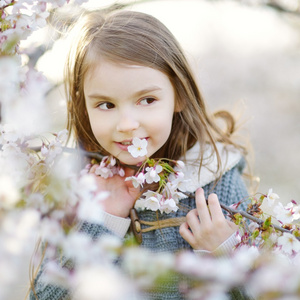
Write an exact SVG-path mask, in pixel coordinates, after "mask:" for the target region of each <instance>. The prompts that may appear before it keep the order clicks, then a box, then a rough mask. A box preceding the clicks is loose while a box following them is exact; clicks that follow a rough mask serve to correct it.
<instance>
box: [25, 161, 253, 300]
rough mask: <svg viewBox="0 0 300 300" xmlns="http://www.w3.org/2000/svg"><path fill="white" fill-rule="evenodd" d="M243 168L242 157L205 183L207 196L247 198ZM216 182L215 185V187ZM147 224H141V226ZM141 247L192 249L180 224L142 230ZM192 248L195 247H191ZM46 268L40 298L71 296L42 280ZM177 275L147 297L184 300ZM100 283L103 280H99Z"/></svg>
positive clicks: (91, 229)
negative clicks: (242, 173) (180, 229)
mask: <svg viewBox="0 0 300 300" xmlns="http://www.w3.org/2000/svg"><path fill="white" fill-rule="evenodd" d="M243 167H244V163H243V159H241V160H240V161H239V162H238V163H237V164H235V165H234V166H233V167H232V168H231V169H229V170H228V171H226V172H225V173H224V174H223V176H222V177H221V179H220V180H219V181H218V183H217V184H216V185H215V182H214V181H212V182H210V183H208V184H206V185H204V186H203V189H204V192H205V195H206V197H207V196H208V194H210V193H212V192H214V193H216V194H217V195H218V198H219V200H220V202H221V203H223V204H225V205H230V204H233V203H237V202H239V201H240V200H242V199H243V198H245V197H246V196H247V195H248V193H247V189H246V187H245V184H244V182H243V180H242V178H241V171H242V169H243ZM214 185H215V186H214ZM180 203H181V204H182V206H184V207H188V208H189V209H194V208H195V199H194V198H186V199H183V200H180ZM186 214H187V211H186V210H183V209H179V210H178V211H177V212H174V213H170V214H160V213H159V220H164V219H167V218H176V217H184V216H185V215H186ZM138 215H139V219H140V220H144V221H156V220H157V214H156V212H153V211H148V210H145V211H142V212H139V213H138ZM143 227H145V225H142V228H143ZM80 231H82V232H84V233H86V234H88V235H89V236H90V237H92V238H93V239H97V238H99V237H101V236H102V235H103V234H114V233H113V232H111V231H110V230H109V229H108V228H106V227H104V226H102V225H99V224H91V223H87V222H84V223H83V224H82V226H81V228H80ZM141 247H145V248H148V249H150V250H151V251H153V252H163V251H168V252H172V253H175V252H177V251H179V250H182V249H191V246H190V245H189V244H188V243H187V242H186V241H185V240H184V239H183V238H182V237H181V236H180V234H179V230H178V227H167V228H162V229H158V230H153V231H150V232H146V233H143V241H142V243H141ZM191 250H192V249H191ZM42 278H43V267H42V268H41V270H40V271H39V273H38V275H37V277H36V279H35V282H34V286H35V292H36V295H37V297H38V299H39V300H67V299H71V296H70V293H69V291H67V290H66V289H63V288H61V287H59V286H54V285H47V284H44V283H43V280H42ZM176 282H177V278H170V280H169V281H168V282H165V283H164V285H163V286H162V289H161V290H160V292H155V293H152V294H148V295H145V298H146V299H165V300H167V299H176V300H178V299H184V297H183V296H182V295H181V294H180V292H179V290H178V285H177V284H176ZM99 284H100V283H99ZM35 299H36V298H35V296H34V295H33V293H32V292H31V294H30V300H35ZM231 299H244V296H243V295H242V294H241V293H240V292H239V291H236V292H234V293H231Z"/></svg>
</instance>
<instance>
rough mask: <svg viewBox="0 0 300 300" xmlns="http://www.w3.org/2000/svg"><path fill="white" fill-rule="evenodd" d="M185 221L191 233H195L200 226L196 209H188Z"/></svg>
mask: <svg viewBox="0 0 300 300" xmlns="http://www.w3.org/2000/svg"><path fill="white" fill-rule="evenodd" d="M186 223H187V225H188V226H189V227H190V229H191V231H192V232H193V234H197V232H198V231H199V230H200V226H201V225H200V220H199V216H198V211H197V209H193V210H191V211H189V213H188V214H187V215H186Z"/></svg>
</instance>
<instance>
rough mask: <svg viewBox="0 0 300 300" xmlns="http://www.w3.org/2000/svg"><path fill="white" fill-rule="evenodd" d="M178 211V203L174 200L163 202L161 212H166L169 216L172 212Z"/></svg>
mask: <svg viewBox="0 0 300 300" xmlns="http://www.w3.org/2000/svg"><path fill="white" fill-rule="evenodd" d="M178 209H179V208H178V206H177V205H176V202H175V201H174V199H172V198H169V199H166V200H165V201H164V202H163V204H162V206H161V208H160V211H161V212H165V213H166V214H169V213H170V212H173V211H177V210H178Z"/></svg>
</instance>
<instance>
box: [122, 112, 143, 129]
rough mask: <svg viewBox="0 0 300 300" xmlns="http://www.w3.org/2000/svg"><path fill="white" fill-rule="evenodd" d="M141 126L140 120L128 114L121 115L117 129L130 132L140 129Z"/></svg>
mask: <svg viewBox="0 0 300 300" xmlns="http://www.w3.org/2000/svg"><path fill="white" fill-rule="evenodd" d="M139 126H140V123H139V121H138V120H137V118H135V117H134V116H133V115H130V114H126V115H122V116H120V119H119V121H118V124H117V131H119V132H130V131H133V130H136V129H138V128H139Z"/></svg>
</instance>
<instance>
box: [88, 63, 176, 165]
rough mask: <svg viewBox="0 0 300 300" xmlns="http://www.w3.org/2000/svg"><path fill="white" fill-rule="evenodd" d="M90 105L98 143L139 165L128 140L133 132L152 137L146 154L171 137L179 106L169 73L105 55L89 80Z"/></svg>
mask: <svg viewBox="0 0 300 300" xmlns="http://www.w3.org/2000/svg"><path fill="white" fill-rule="evenodd" d="M84 95H85V101H86V108H87V113H88V117H89V120H90V124H91V127H92V131H93V134H94V136H95V138H96V139H97V141H98V143H99V144H100V145H101V146H102V147H103V148H104V149H105V150H106V151H107V152H109V153H110V154H111V155H113V156H115V157H117V158H118V159H119V160H120V161H121V162H122V163H124V164H129V165H134V164H138V163H139V162H142V161H144V160H145V157H138V158H133V157H132V156H131V155H130V153H129V152H128V150H127V149H128V146H129V145H130V144H131V142H132V139H133V138H134V137H138V138H140V139H147V141H148V147H147V156H148V157H150V156H151V155H153V154H154V153H155V152H156V151H158V150H159V149H160V148H161V147H162V146H163V145H164V144H165V142H166V141H167V139H168V137H169V135H170V132H171V126H172V118H173V113H174V109H175V95H174V89H173V86H172V84H171V82H170V80H169V78H168V77H167V76H166V75H165V74H164V73H162V72H160V71H158V70H155V69H152V68H149V67H144V66H136V65H125V64H120V63H114V62H111V61H108V60H105V59H101V60H100V61H99V62H98V63H97V64H96V65H95V67H94V68H93V69H91V70H90V71H88V73H87V75H86V77H85V81H84Z"/></svg>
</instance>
